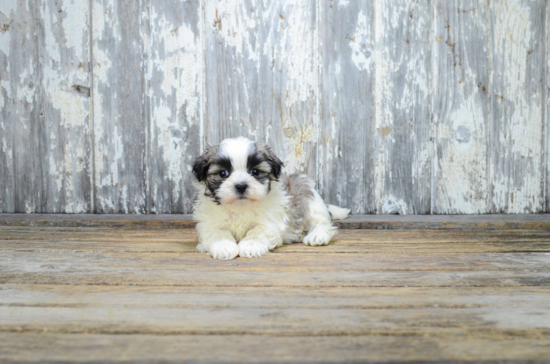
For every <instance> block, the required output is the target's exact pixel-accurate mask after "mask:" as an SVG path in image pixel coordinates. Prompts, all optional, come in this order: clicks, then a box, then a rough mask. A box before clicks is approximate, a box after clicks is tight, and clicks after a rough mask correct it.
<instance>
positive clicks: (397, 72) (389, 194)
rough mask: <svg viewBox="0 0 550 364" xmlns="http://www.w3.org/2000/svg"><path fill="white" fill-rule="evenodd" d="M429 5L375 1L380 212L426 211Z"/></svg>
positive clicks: (428, 202)
mask: <svg viewBox="0 0 550 364" xmlns="http://www.w3.org/2000/svg"><path fill="white" fill-rule="evenodd" d="M431 9H432V8H431V2H429V1H411V2H397V3H396V2H395V1H391V0H386V1H379V2H376V4H375V13H376V15H375V24H376V32H375V33H376V42H375V63H376V71H375V72H376V83H375V92H374V93H375V112H376V124H375V125H376V130H375V131H373V132H374V133H376V139H377V141H378V146H377V150H376V165H375V176H376V181H375V189H376V191H375V196H376V207H377V210H376V211H377V212H378V213H382V214H392V213H398V214H427V213H429V212H430V209H431V192H430V191H431V175H432V174H431V173H432V154H433V153H432V152H433V143H432V141H430V139H431V138H432V120H431V106H430V105H431V96H430V77H431V51H430V49H431V44H432V39H433V34H432V16H431V14H432V11H431Z"/></svg>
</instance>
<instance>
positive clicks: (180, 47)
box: [146, 0, 203, 214]
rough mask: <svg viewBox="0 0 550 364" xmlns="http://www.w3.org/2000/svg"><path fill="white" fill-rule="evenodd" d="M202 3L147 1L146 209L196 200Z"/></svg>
mask: <svg viewBox="0 0 550 364" xmlns="http://www.w3.org/2000/svg"><path fill="white" fill-rule="evenodd" d="M199 5H200V4H199V2H198V1H181V0H163V1H150V2H149V4H148V7H149V14H148V20H149V22H150V26H149V29H148V31H147V32H148V37H147V39H148V42H146V46H147V53H148V54H149V56H148V66H147V67H148V71H147V82H148V84H149V86H148V90H147V92H148V95H149V103H150V117H151V121H150V131H149V135H150V136H149V141H148V152H147V154H148V155H147V158H148V159H149V160H148V165H149V170H148V171H147V173H148V178H149V192H148V201H147V212H148V213H157V214H158V213H190V212H191V206H192V204H193V197H194V190H193V186H192V184H191V182H192V179H193V174H192V173H191V165H192V163H193V159H194V158H195V157H196V156H198V155H199V154H200V153H201V150H200V142H201V141H200V136H199V135H200V129H201V125H200V124H201V121H202V117H201V112H202V109H201V103H202V99H201V93H202V85H201V72H202V65H201V63H202V61H203V59H202V55H203V52H202V44H201V42H200V29H199V24H200V10H201V9H200V6H199Z"/></svg>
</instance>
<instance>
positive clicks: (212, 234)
mask: <svg viewBox="0 0 550 364" xmlns="http://www.w3.org/2000/svg"><path fill="white" fill-rule="evenodd" d="M200 225H201V224H200V223H199V224H198V225H197V231H198V233H199V244H198V245H197V250H198V251H199V252H206V251H208V252H209V253H210V255H211V256H212V258H214V259H220V260H230V259H233V258H235V257H236V256H237V255H238V254H239V247H238V246H237V241H236V240H235V238H234V237H233V235H231V233H230V232H229V231H226V230H218V229H212V228H210V227H208V228H207V227H204V226H200Z"/></svg>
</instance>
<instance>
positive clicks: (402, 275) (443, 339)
mask: <svg viewBox="0 0 550 364" xmlns="http://www.w3.org/2000/svg"><path fill="white" fill-rule="evenodd" d="M549 239H550V233H549V232H548V231H544V230H525V229H524V230H506V231H484V230H478V231H472V230H410V231H397V230H392V231H382V230H345V231H341V232H340V235H338V238H337V239H336V241H335V242H334V243H333V244H330V245H328V246H326V247H317V248H315V247H307V246H304V245H302V244H295V245H291V246H285V247H282V248H280V249H277V250H276V251H275V252H274V253H270V254H268V255H266V256H264V257H262V258H260V259H240V258H238V259H235V260H232V261H217V260H213V259H211V258H210V257H209V256H208V255H207V254H203V253H198V252H196V251H194V245H195V244H196V242H197V239H196V233H195V232H194V230H191V229H184V230H176V229H160V230H159V229H157V230H147V229H129V228H127V229H120V228H119V229H109V228H97V227H94V228H86V227H80V228H43V227H19V228H18V227H3V228H0V250H1V253H0V360H2V361H10V362H18V361H45V360H52V361H71V362H86V361H88V362H89V361H91V360H95V361H97V360H110V361H122V360H126V361H146V360H151V361H159V360H165V361H181V360H188V361H202V362H220V360H221V361H230V362H252V361H253V362H258V361H259V360H265V361H273V360H276V361H277V362H283V361H288V362H312V361H322V362H342V361H343V360H346V361H350V362H359V361H361V362H364V361H367V362H368V361H379V362H388V361H412V360H416V361H422V360H424V361H433V360H438V361H444V362H449V361H471V362H479V361H498V360H501V361H514V360H518V361H526V360H533V361H536V360H539V361H542V360H545V359H546V358H547V355H548V345H550V317H549V312H550V300H549V299H550V296H549V295H550V291H549V290H548V286H549V285H550V268H549V267H550V265H549V263H550V255H548V253H549V252H550V244H548V240H549ZM533 247H537V249H539V252H537V253H532V252H531V253H529V252H527V251H528V249H531V248H533ZM349 248H353V249H354V250H353V251H352V250H346V249H349ZM511 249H515V250H511Z"/></svg>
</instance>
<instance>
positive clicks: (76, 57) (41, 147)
mask: <svg viewBox="0 0 550 364" xmlns="http://www.w3.org/2000/svg"><path fill="white" fill-rule="evenodd" d="M39 19H40V26H39V28H38V30H37V33H38V39H39V42H38V53H39V60H40V64H39V65H40V81H39V85H40V91H39V95H38V97H39V98H40V100H41V102H40V114H39V118H38V119H37V120H36V122H37V125H38V126H39V128H38V141H37V146H38V155H37V161H36V164H37V169H38V171H37V172H38V175H37V177H36V180H37V182H38V183H37V184H36V185H35V188H37V189H38V188H39V189H40V203H39V205H38V206H36V209H37V210H38V211H41V212H63V213H78V212H91V192H92V184H91V179H92V166H91V164H92V162H93V161H92V158H91V148H92V146H91V143H90V140H91V135H90V127H89V125H90V108H91V99H90V96H91V90H90V86H91V80H90V59H89V54H90V27H89V25H90V22H89V19H90V12H89V4H88V2H84V1H83V2H72V1H67V0H65V1H54V0H49V1H45V2H43V3H42V4H41V5H40V7H39Z"/></svg>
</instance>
